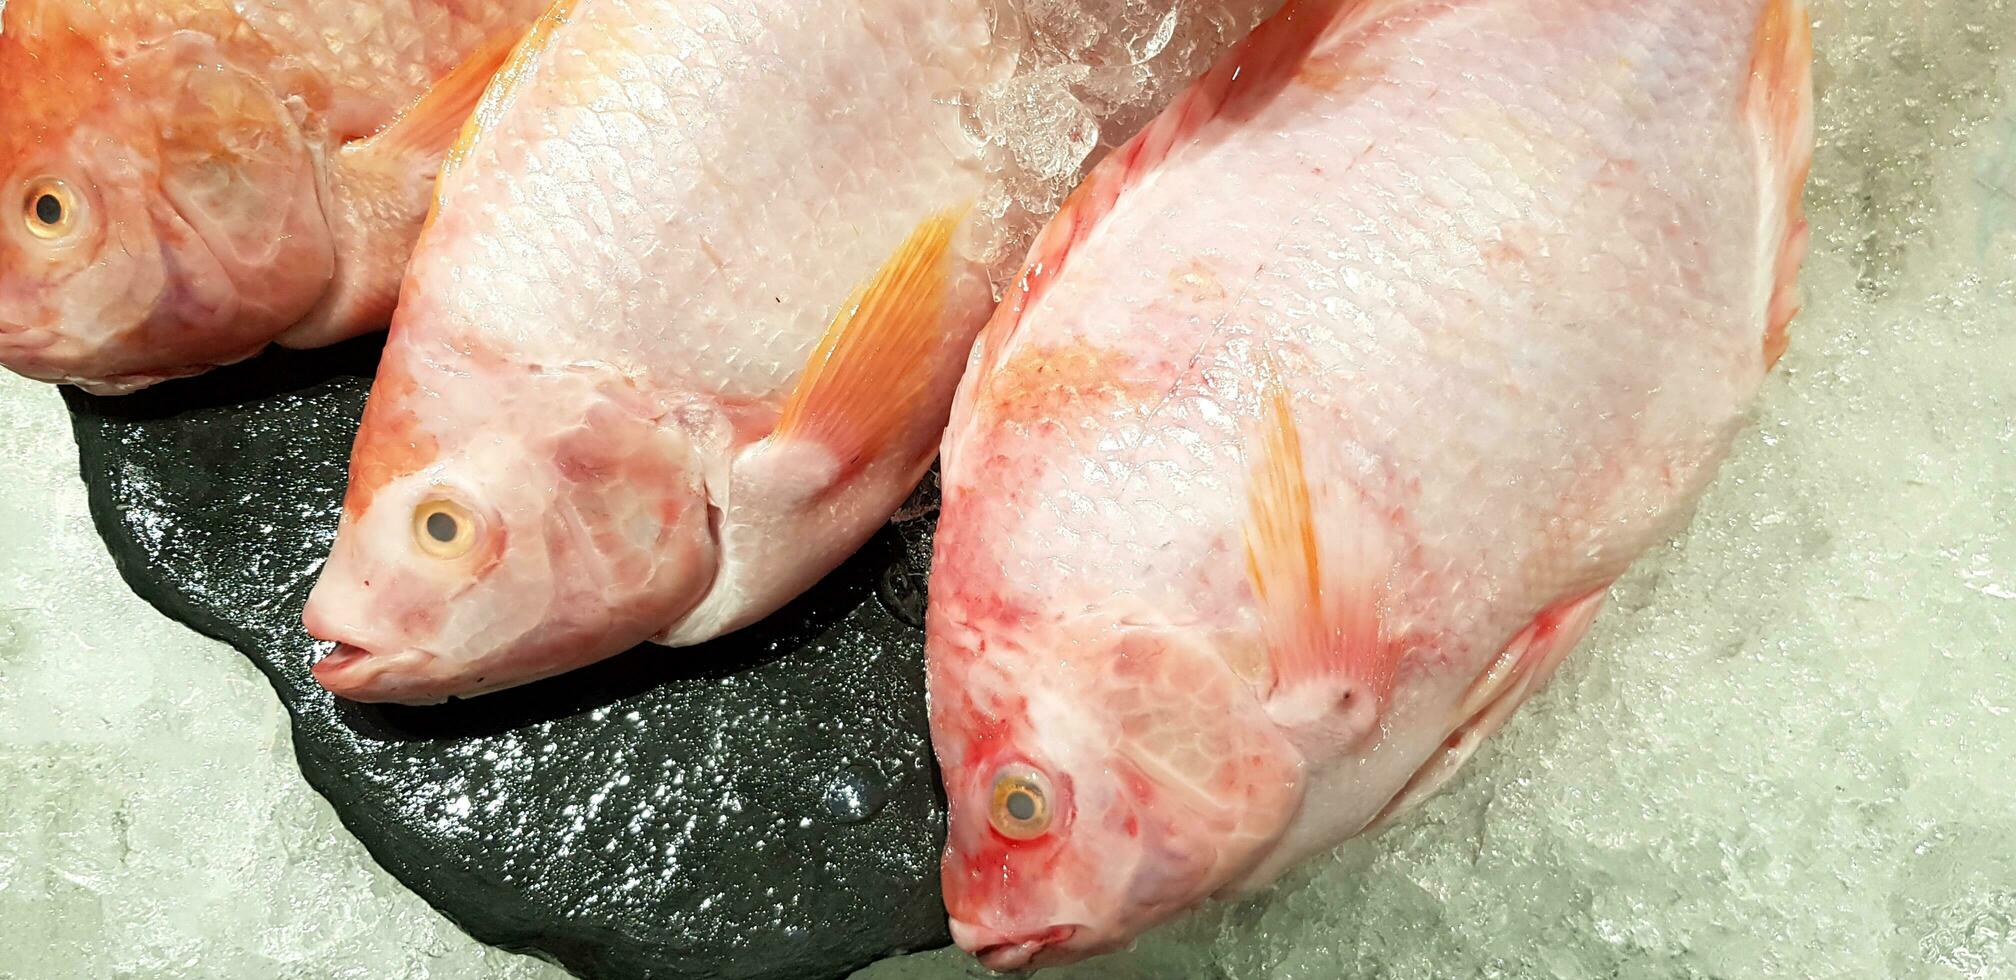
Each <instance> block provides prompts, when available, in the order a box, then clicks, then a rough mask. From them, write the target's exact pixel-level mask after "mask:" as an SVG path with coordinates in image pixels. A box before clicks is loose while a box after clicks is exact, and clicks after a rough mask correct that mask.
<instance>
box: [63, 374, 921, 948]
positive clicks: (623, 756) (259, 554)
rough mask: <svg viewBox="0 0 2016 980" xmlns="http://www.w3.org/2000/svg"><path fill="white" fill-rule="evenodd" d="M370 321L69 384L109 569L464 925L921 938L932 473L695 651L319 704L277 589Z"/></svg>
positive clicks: (359, 387)
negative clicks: (494, 686)
mask: <svg viewBox="0 0 2016 980" xmlns="http://www.w3.org/2000/svg"><path fill="white" fill-rule="evenodd" d="M378 348H379V342H378V341H377V340H375V339H372V340H366V341H360V342H355V343H352V344H348V345H345V346H343V347H338V348H334V349H330V350H323V351H314V352H309V353H294V352H277V353H273V354H269V355H267V356H265V357H262V358H260V359H258V360H255V361H252V362H249V363H246V364H243V365H239V366H237V367H234V368H231V369H228V370H225V371H220V372H217V373H214V374H211V375H207V376H205V377H200V378H195V379H192V380H189V381H184V382H177V383H172V384H167V385H163V386H161V387H159V388H156V389H152V390H149V391H146V392H143V393H141V394H138V395H132V396H128V397H124V398H114V399H105V398H93V397H90V396H88V395H83V394H81V393H78V392H75V391H68V392H67V393H66V396H65V397H66V399H67V401H68V402H69V406H70V409H71V413H72V417H73V419H74V422H75V426H76V431H77V442H78V446H79V449H80V452H81V456H82V470H83V475H84V480H85V483H86V484H87V485H88V487H89V490H90V499H91V514H92V517H93V519H94V520H95V522H96V524H97V527H98V530H99V533H100V534H101V535H103V536H104V538H105V541H106V544H107V545H108V546H110V548H111V551H112V556H113V558H114V559H115V561H116V562H117V564H118V567H119V570H120V573H121V574H122V575H123V576H124V577H125V579H126V581H127V583H128V584H129V585H131V586H132V587H133V589H134V591H136V592H138V593H139V594H140V595H141V596H142V597H144V598H146V599H147V600H148V601H149V602H151V603H153V604H154V605H155V606H156V607H158V608H160V609H161V611H162V612H164V613H166V614H168V615H169V616H171V617H173V618H175V619H177V620H180V621H182V622H184V623H187V624H188V625H190V626H192V627H194V628H195V629H196V630H198V631H199V632H202V633H204V634H206V635H209V636H212V637H215V638H217V639H220V640H223V641H224V642H226V643H229V644H231V645H232V646H234V647H236V648H237V649H238V650H240V651H241V652H243V653H244V654H245V655H246V656H247V657H250V658H251V659H252V662H253V663H254V664H257V665H258V667H259V669H260V670H261V671H263V672H264V673H265V674H266V676H267V678H268V679H270V680H271V681H272V683H273V687H274V689H275V690H276V691H278V692H279V695H280V700H281V702H282V703H283V704H285V705H286V707H287V710H288V711H289V712H290V713H291V714H292V716H293V720H294V746H295V751H296V753H297V755H298V756H299V759H300V763H301V771H302V772H303V773H304V774H305V775H306V776H307V778H308V782H309V784H310V785H312V786H313V787H315V789H316V790H317V791H318V792H320V793H321V794H322V795H323V796H325V797H327V798H328V799H329V802H330V803H332V804H334V805H335V808H336V812H337V814H338V815H339V816H341V817H342V820H343V823H344V825H345V826H347V827H349V828H350V830H351V831H352V832H353V833H355V834H356V835H357V836H358V838H359V839H361V840H362V841H363V842H364V845H365V846H366V847H367V848H369V849H370V851H371V854H372V855H373V856H374V857H376V858H377V859H378V861H379V863H381V864H383V865H384V866H385V867H386V868H387V869H388V870H390V871H391V872H392V874H393V875H395V876H397V877H398V878H399V880H400V881H402V882H405V883H406V885H407V886H409V887H411V888H412V889H413V890H414V891H416V892H418V893H419V894H420V895H421V896H422V897H424V898H425V899H426V900H427V901H428V902H430V903H432V904H433V905H434V906H435V907H436V908H438V909H440V910H441V911H442V912H443V913H444V914H446V915H447V916H448V917H449V918H450V919H452V920H454V921H455V922H456V923H457V924H458V925H460V926H461V927H462V928H464V929H466V930H468V931H469V933H470V934H471V935H474V936H475V937H476V938H478V939H481V940H483V941H484V942H488V943H492V944H495V945H498V946H502V947H505V948H507V949H513V950H519V951H523V952H528V953H533V954H535V955H539V956H542V957H545V958H547V959H549V960H553V961H555V962H558V963H560V964H562V965H563V966H565V967H567V968H568V969H570V970H572V971H574V972H575V973H577V974H580V975H582V976H589V977H667V978H687V977H692V978H700V977H708V978H714V977H719V978H738V980H739V978H748V980H767V978H779V980H816V978H823V977H841V976H845V975H846V974H848V973H849V972H851V971H852V970H854V969H856V968H858V967H860V966H863V965H865V964H867V963H869V962H871V961H873V960H875V959H878V958H881V957H883V956H887V955H891V954H894V953H898V952H904V951H909V950H916V949H924V948H931V947H936V946H942V945H945V944H946V943H947V942H948V941H949V938H948V936H947V934H946V931H945V910H944V906H943V904H942V903H941V900H940V897H939V891H938V883H937V861H938V851H939V848H940V846H941V844H942V842H943V834H944V807H943V799H942V794H941V792H940V790H939V789H938V787H937V784H936V774H935V770H934V769H933V768H932V763H931V758H930V747H929V744H928V741H927V737H926V723H925V712H924V697H923V681H924V679H923V633H922V630H921V629H920V626H921V623H922V614H923V603H924V593H923V582H924V577H925V570H926V564H927V561H928V557H929V553H930V528H931V524H932V521H931V518H932V516H934V512H935V507H934V506H933V504H934V501H935V491H934V490H933V489H932V488H930V487H927V488H926V489H925V490H924V491H920V493H919V497H918V499H917V500H915V501H913V502H912V505H911V506H910V507H909V508H906V510H905V513H904V514H903V515H899V520H898V521H897V522H895V523H893V524H891V525H890V526H889V527H888V528H886V529H884V531H883V532H882V533H881V534H879V535H878V536H877V537H876V538H875V539H874V540H873V541H871V542H870V543H869V545H868V546H867V547H866V548H864V549H863V550H862V551H861V553H860V554H858V555H857V556H855V557H854V558H853V559H852V560H851V561H849V562H848V563H847V564H846V565H845V566H843V567H842V568H841V569H840V570H838V571H837V572H835V573H834V574H833V575H831V576H829V577H828V579H827V580H826V581H825V582H824V583H822V584H821V585H820V586H818V587H817V588H816V589H814V590H813V591H812V592H811V593H810V594H808V595H807V596H805V597H804V598H803V599H801V600H800V601H799V602H797V603H796V604H795V605H793V606H791V607H790V608H788V609H786V610H785V611H783V612H782V613H779V614H778V615H776V616H774V617H772V618H771V619H770V620H768V621H767V622H765V623H763V624H760V625H759V626H757V627H756V628H754V629H751V630H748V631H745V632H744V633H741V634H737V635H735V636H732V637H729V638H727V639H726V640H723V641H720V642H717V643H714V644H712V645H710V646H708V647H706V648H702V649H699V650H691V651H682V652H681V653H679V654H678V655H667V654H666V653H665V652H664V651H662V650H659V649H657V648H652V647H644V648H640V649H638V650H635V651H632V652H630V653H628V654H625V655H623V656H621V657H618V658H616V659H614V660H611V661H608V662H605V663H603V664H600V665H597V666H594V667H590V668H587V669H585V670H580V671H576V672H575V673H573V674H569V675H567V676H564V677H560V678H556V679H554V680H551V681H547V682H544V683H541V684H536V685H532V686H530V687H526V688H521V689H518V690H515V691H509V692H505V693H501V694H495V695H490V696H487V697H483V698H478V699H475V700H473V701H468V702H451V703H449V704H446V705H442V706H438V707H431V708H403V707H381V706H365V705H357V704H352V703H349V702H339V701H337V700H336V699H334V698H332V697H331V696H330V695H329V694H328V693H327V692H326V691H324V690H322V688H321V687H320V686H318V685H317V684H316V683H315V681H314V679H313V678H312V677H311V676H310V675H309V672H308V669H309V666H310V665H311V664H312V663H313V661H314V660H315V659H316V658H317V657H319V656H320V655H321V653H322V652H323V650H324V649H325V647H324V646H323V645H321V644H318V643H316V642H315V641H314V640H313V639H311V638H310V637H309V636H308V635H307V634H306V633H305V632H303V631H302V628H301V622H300V617H301V607H302V605H303V604H304V603H305V602H306V601H307V597H308V590H309V588H310V587H311V586H312V585H313V584H314V579H315V573H316V571H317V569H318V568H319V567H320V565H321V561H322V559H323V557H324V555H325V554H326V553H327V551H328V547H329V543H330V539H331V538H332V536H333V535H334V534H335V527H336V517H337V513H338V508H339V501H340V499H341V494H342V488H343V484H344V474H345V468H346V465H347V462H348V458H349V450H350V442H351V437H352V435H353V434H354V433H355V431H356V427H357V420H358V418H359V416H360V415H361V414H362V411H363V406H364V397H365V394H366V392H367V391H368V389H369V386H370V378H371V373H372V371H373V369H374V367H375V365H376V363H377V358H378ZM691 665H700V666H691Z"/></svg>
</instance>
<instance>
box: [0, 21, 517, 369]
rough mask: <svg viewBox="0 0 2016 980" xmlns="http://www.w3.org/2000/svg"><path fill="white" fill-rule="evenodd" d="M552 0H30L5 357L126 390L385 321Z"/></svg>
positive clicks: (17, 63)
mask: <svg viewBox="0 0 2016 980" xmlns="http://www.w3.org/2000/svg"><path fill="white" fill-rule="evenodd" d="M544 7H545V4H544V3H543V2H542V0H496V2H488V3H480V4H471V3H466V2H462V0H334V2H316V3H306V2H300V0H168V2H152V0H10V2H8V3H7V4H6V5H5V7H4V8H0V202H5V204H4V206H0V365H4V366H5V367H7V368H9V369H11V370H13V371H15V372H17V373H20V374H23V375H26V376H28V377H31V378H37V379H41V380H45V381H52V382H66V383H70V384H75V385H78V386H81V387H84V388H87V389H89V390H92V391H94V392H99V393H104V394H117V393H123V392H127V391H132V390H135V389H138V388H143V387H146V386H148V385H150V384H154V383H157V382H159V381H162V380H166V379H168V378H173V377H180V376H186V375H190V374H197V373H201V372H202V371H205V370H208V369H210V368H212V367H216V366H219V365H222V364H227V363H231V362H233V361H237V360H242V359H244V358H246V357H250V356H251V355H253V354H255V353H257V352H258V351H259V350H260V349H262V348H264V347H265V346H267V345H268V344H271V343H280V344H285V345H288V346H294V347H313V346H320V345H323V344H328V343H333V342H335V341H338V340H341V339H345V338H347V337H350V336H354V335H356V334H359V333H364V332H369V331H371V330H375V329H378V328H381V327H383V326H384V324H385V322H386V321H387V320H388V319H389V317H390V314H391V309H392V305H393V302H394V300H395V298H396V296H397V290H398V284H399V278H400V275H401V273H402V271H403V268H404V264H405V258H406V256H407V254H408V253H409V252H410V250H411V248H412V243H413V240H414V238H415V237H416V236H417V235H418V232H419V228H420V224H421V222H422V220H423V219H424V217H425V215H426V210H427V206H428V202H429V200H430V198H431V196H432V190H433V178H434V174H435V172H436V171H437V170H438V168H439V164H440V158H441V153H442V152H443V151H445V149H446V147H447V144H448V143H449V142H451V141H452V136H453V130H454V128H455V127H456V126H457V125H459V123H460V121H461V119H462V118H463V117H466V114H467V112H468V109H469V107H470V106H472V105H473V104H474V101H475V98H476V97H477V96H478V95H480V93H481V89H482V85H483V83H484V82H485V81H486V80H487V77H488V74H489V71H491V70H494V67H495V64H496V62H497V61H499V60H501V58H502V56H503V54H505V53H507V52H508V50H509V47H510V45H511V44H512V43H514V42H515V39H516V38H517V37H518V36H519V35H521V34H522V33H523V31H524V29H525V27H526V26H528V25H529V24H530V23H531V21H532V19H533V18H534V17H535V16H537V15H538V13H539V12H540V11H541V10H543V9H544ZM423 97H428V98H427V99H426V100H425V101H423ZM431 116H445V117H448V118H446V119H432V118H430V117H431ZM395 123H398V124H399V126H394V124H395ZM400 126H403V127H404V128H405V130H406V131H405V132H403V133H402V132H399V131H398V129H399V127H400ZM388 127H392V128H393V131H391V132H386V131H387V130H388ZM381 133H383V135H382V136H380V134H381ZM444 136H445V138H444ZM373 137H379V138H378V139H376V140H374V139H373ZM429 137H431V138H429ZM38 209H40V213H38ZM51 217H55V218H58V219H59V220H57V221H53V222H52V221H46V220H44V219H46V218H51Z"/></svg>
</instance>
